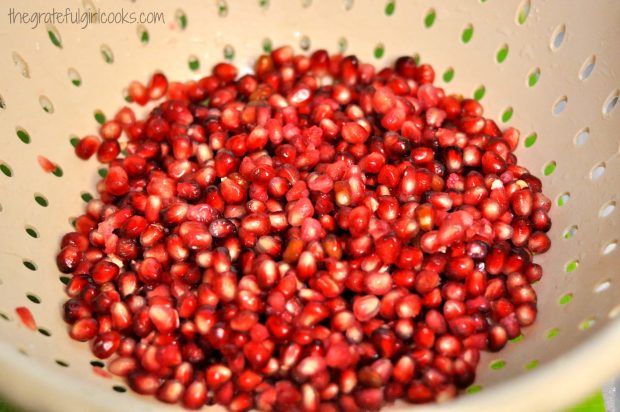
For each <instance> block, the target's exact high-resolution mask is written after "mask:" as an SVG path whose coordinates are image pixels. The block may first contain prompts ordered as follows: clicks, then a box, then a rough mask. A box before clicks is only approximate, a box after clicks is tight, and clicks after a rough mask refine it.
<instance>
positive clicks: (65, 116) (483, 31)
mask: <svg viewBox="0 0 620 412" xmlns="http://www.w3.org/2000/svg"><path fill="white" fill-rule="evenodd" d="M25 3H26V2H20V1H17V0H11V1H3V2H2V6H0V19H2V20H1V23H0V59H1V60H0V61H1V65H0V73H1V76H0V101H1V105H0V133H1V134H0V136H2V145H1V146H0V262H1V265H0V316H1V317H0V392H2V395H3V396H4V397H6V398H8V399H10V400H12V401H14V402H15V403H16V404H18V405H21V406H23V407H24V408H27V409H31V410H36V411H48V410H49V411H120V410H125V411H129V410H131V411H154V410H172V409H174V407H171V406H166V405H164V404H162V403H159V402H156V401H154V400H153V399H152V398H150V397H141V396H138V395H135V394H134V393H132V392H131V391H127V390H126V386H125V383H124V382H123V381H122V380H120V379H116V378H112V377H104V376H101V373H94V371H99V372H101V369H99V368H97V367H96V366H95V367H93V366H92V365H91V361H93V360H94V357H93V356H92V355H91V353H90V351H89V349H88V347H87V345H86V344H80V343H77V342H74V341H72V340H71V339H69V337H68V336H67V333H66V326H65V324H64V323H63V321H62V319H61V316H60V308H61V304H62V302H63V301H64V299H65V295H64V291H63V284H62V283H61V281H60V279H59V278H60V273H59V272H58V270H57V269H56V266H55V261H54V257H55V254H56V253H57V251H58V243H59V239H60V236H61V235H62V234H64V233H65V232H67V231H70V230H71V229H72V228H71V225H70V220H71V217H75V216H77V215H79V214H80V213H81V212H82V210H83V208H84V206H85V203H84V201H83V199H88V196H89V193H92V194H95V193H96V191H95V189H94V188H95V183H96V181H97V180H98V178H99V176H98V174H97V169H98V167H100V165H98V164H96V162H95V161H94V160H93V161H90V162H83V161H80V160H78V159H77V158H76V157H75V155H74V153H73V147H72V145H71V140H72V139H74V138H75V137H76V136H82V135H85V134H88V133H92V132H95V131H96V130H97V126H98V124H97V121H96V120H101V118H102V115H107V116H111V115H113V114H114V113H115V111H116V109H118V108H119V107H120V106H122V105H123V104H125V101H124V99H123V89H124V88H125V87H126V86H127V85H128V84H129V82H130V81H131V80H133V79H139V80H142V81H146V80H147V79H148V77H149V75H150V74H151V73H153V72H154V71H155V70H161V71H163V72H165V73H166V74H167V75H168V77H169V78H171V79H177V80H186V79H192V78H198V77H201V76H203V75H204V74H205V73H207V72H208V70H209V69H210V67H211V66H212V65H213V64H214V63H215V62H217V61H221V60H223V59H229V60H231V61H233V62H234V63H235V64H237V65H239V66H250V65H251V63H252V61H253V59H254V58H255V57H256V56H257V55H258V54H260V53H261V51H262V50H263V48H264V47H266V48H268V47H269V45H270V44H273V45H274V46H275V45H283V44H292V45H295V46H296V47H297V48H298V49H317V48H325V49H328V50H330V51H332V52H337V51H339V50H340V51H343V52H346V53H355V54H357V55H358V56H359V57H360V58H361V59H363V60H365V61H369V62H372V63H375V64H377V65H381V64H383V63H388V62H391V61H393V59H394V58H395V57H396V56H399V55H403V54H409V55H414V54H415V55H418V56H419V57H420V59H421V60H422V61H423V62H428V63H431V64H433V65H434V67H435V69H436V71H437V78H438V81H437V83H438V84H439V85H441V86H444V87H445V88H446V90H447V91H448V92H450V93H460V94H463V95H465V96H474V95H475V96H476V98H479V99H481V101H482V103H483V105H484V107H485V108H486V114H487V115H488V116H489V117H491V118H494V119H496V120H497V121H498V124H500V125H501V126H505V125H507V124H510V125H514V126H516V127H517V128H519V129H520V130H521V131H522V139H521V142H520V144H519V149H518V150H517V155H518V157H519V160H520V163H522V164H524V165H526V166H527V167H528V168H530V169H531V170H532V171H533V172H534V173H535V174H537V175H539V176H540V177H541V178H542V181H543V184H544V191H545V193H546V194H548V195H549V196H550V197H551V198H552V199H553V204H554V207H553V209H552V211H551V216H552V219H553V228H552V229H551V231H550V233H549V234H550V237H551V239H552V242H553V246H552V248H551V250H550V251H549V252H548V253H546V254H545V255H544V256H541V257H539V258H537V261H538V262H539V263H540V264H542V265H543V267H544V270H545V276H544V278H543V280H542V281H541V282H539V284H538V285H536V290H537V292H538V296H539V313H540V314H539V318H538V321H537V322H536V324H535V325H534V326H532V327H529V328H526V329H525V331H524V335H525V338H524V339H523V340H520V341H517V342H511V343H509V344H508V345H507V347H506V349H505V350H502V351H501V352H500V353H497V354H485V355H484V356H483V358H482V360H481V362H480V366H479V368H478V379H477V381H476V385H477V386H474V387H473V388H470V390H469V392H476V390H479V389H481V390H480V391H479V392H478V393H476V394H464V396H462V397H459V398H458V399H457V400H455V401H454V402H450V403H448V404H443V405H430V406H425V407H422V408H421V409H420V410H425V409H428V410H436V411H437V410H447V409H451V410H459V411H487V410H489V411H491V410H494V411H497V410H514V411H547V410H557V409H560V408H562V407H564V406H566V405H567V404H570V403H571V402H574V401H576V400H579V398H581V397H583V396H585V395H587V394H589V393H591V392H592V391H594V390H595V389H596V388H597V387H598V386H599V385H600V384H602V383H603V382H604V381H606V380H608V379H609V378H611V377H612V376H613V375H614V374H616V373H618V372H620V323H619V321H618V320H612V319H613V318H614V316H615V315H617V314H618V313H620V306H619V304H620V279H618V275H620V269H619V265H620V252H619V251H618V247H617V245H618V239H619V238H620V213H619V211H618V210H617V202H618V201H619V196H620V159H619V143H620V109H618V108H617V107H615V106H617V101H618V94H619V87H620V41H619V39H620V2H619V1H616V0H596V1H585V0H574V1H569V0H545V1H543V0H523V1H521V0H488V1H482V0H468V1H458V2H456V1H450V0H441V1H440V0H420V1H413V0H407V1H405V0H390V1H388V2H385V1H376V0H375V1H362V0H356V1H353V0H349V1H341V0H314V1H312V0H304V1H300V0H294V1H290V0H260V1H258V0H253V1H232V0H229V1H228V3H227V2H226V1H225V0H220V1H215V0H210V1H200V2H199V1H193V2H189V1H186V2H182V4H180V5H173V3H172V2H169V1H163V0H161V1H149V2H146V1H142V0H141V1H138V2H128V1H120V0H110V1H105V2H103V1H101V2H99V3H94V2H91V1H89V0H85V1H83V2H82V1H79V0H64V1H54V2H49V1H43V0H37V1H32V2H28V4H27V5H26V4H25ZM52 3H53V4H52ZM12 7H13V8H14V12H26V11H28V12H34V11H37V12H45V11H52V10H51V9H52V7H55V8H56V10H62V11H64V10H65V8H66V7H69V8H71V9H72V11H73V12H76V11H77V9H78V8H81V9H82V11H84V9H93V8H97V7H101V9H102V11H112V12H119V11H121V10H122V9H124V11H125V12H132V11H136V12H140V11H145V12H150V11H154V12H161V13H163V15H164V16H165V24H161V23H160V24H154V25H148V24H146V25H139V24H93V25H90V26H88V27H87V28H85V29H82V28H81V27H80V25H79V24H56V25H52V24H46V23H45V22H44V21H41V22H40V24H39V27H37V28H36V29H31V28H30V26H31V24H21V25H20V24H17V23H15V24H8V13H9V11H10V9H11V8H12ZM179 7H180V8H179ZM38 156H44V157H46V158H48V159H49V160H51V161H52V162H53V163H54V164H55V165H56V166H57V168H56V170H55V173H46V172H44V171H43V169H42V168H41V167H40V166H39V163H38ZM19 306H26V307H28V308H29V309H30V311H31V312H32V313H33V315H34V318H35V319H36V322H37V324H38V327H39V328H40V329H39V331H38V332H36V331H31V330H29V329H27V328H26V327H24V326H23V325H22V324H21V323H20V322H19V321H18V318H17V316H16V313H15V308H16V307H19ZM402 407H409V406H407V405H402Z"/></svg>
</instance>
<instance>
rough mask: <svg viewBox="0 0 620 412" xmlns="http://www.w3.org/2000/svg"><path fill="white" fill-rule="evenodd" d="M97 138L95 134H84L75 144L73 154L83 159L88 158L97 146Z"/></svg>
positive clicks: (95, 150)
mask: <svg viewBox="0 0 620 412" xmlns="http://www.w3.org/2000/svg"><path fill="white" fill-rule="evenodd" d="M99 143H100V142H99V139H98V138H97V137H95V136H85V137H83V138H82V139H80V141H79V142H78V144H77V145H76V146H75V154H76V156H77V157H79V158H80V159H83V160H88V159H90V158H91V157H92V156H93V155H94V154H95V153H96V152H97V149H98V148H99Z"/></svg>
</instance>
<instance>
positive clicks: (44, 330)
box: [38, 328, 52, 337]
mask: <svg viewBox="0 0 620 412" xmlns="http://www.w3.org/2000/svg"><path fill="white" fill-rule="evenodd" d="M38 330H39V333H40V334H41V335H43V336H47V337H50V336H52V332H50V331H49V330H47V329H45V328H39V329H38Z"/></svg>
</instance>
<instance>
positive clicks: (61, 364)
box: [56, 359, 69, 368]
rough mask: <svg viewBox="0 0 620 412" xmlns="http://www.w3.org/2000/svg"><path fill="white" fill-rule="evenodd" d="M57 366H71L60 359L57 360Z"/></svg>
mask: <svg viewBox="0 0 620 412" xmlns="http://www.w3.org/2000/svg"><path fill="white" fill-rule="evenodd" d="M56 364H57V365H58V366H62V367H63V368H68V367H69V364H68V363H67V362H65V361H63V360H60V359H56Z"/></svg>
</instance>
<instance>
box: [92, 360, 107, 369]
mask: <svg viewBox="0 0 620 412" xmlns="http://www.w3.org/2000/svg"><path fill="white" fill-rule="evenodd" d="M90 364H91V365H92V366H94V367H95V368H103V367H104V366H105V364H104V363H103V362H101V361H98V360H92V361H90Z"/></svg>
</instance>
